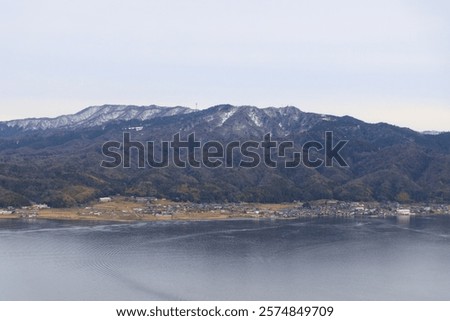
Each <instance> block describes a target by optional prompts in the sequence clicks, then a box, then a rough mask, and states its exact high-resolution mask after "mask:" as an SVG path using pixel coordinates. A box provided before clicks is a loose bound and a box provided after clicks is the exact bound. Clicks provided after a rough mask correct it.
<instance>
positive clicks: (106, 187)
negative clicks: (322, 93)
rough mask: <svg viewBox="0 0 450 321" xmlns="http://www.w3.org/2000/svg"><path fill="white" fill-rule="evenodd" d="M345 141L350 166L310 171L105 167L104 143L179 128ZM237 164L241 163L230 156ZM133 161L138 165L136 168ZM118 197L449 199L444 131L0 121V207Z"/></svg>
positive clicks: (283, 115) (306, 120) (271, 120)
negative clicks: (326, 136) (327, 136)
mask: <svg viewBox="0 0 450 321" xmlns="http://www.w3.org/2000/svg"><path fill="white" fill-rule="evenodd" d="M326 131H332V132H333V134H334V139H335V140H336V141H338V140H348V144H347V145H346V146H345V148H344V149H343V150H342V156H343V157H344V158H345V160H346V161H347V162H348V164H349V167H339V166H333V167H325V166H321V167H319V168H317V169H312V168H307V167H305V166H298V167H296V168H284V167H282V166H279V167H277V168H268V167H267V166H265V165H264V164H261V165H259V166H258V167H256V168H251V169H248V168H239V167H234V168H225V167H219V168H215V169H211V168H205V167H202V168H191V167H188V168H176V167H174V166H169V167H168V168H162V169H157V168H145V169H139V168H137V166H133V167H132V168H131V169H124V168H122V167H118V168H114V169H106V168H102V167H101V166H100V163H101V161H102V160H104V159H105V156H104V155H102V153H101V148H102V145H103V144H104V143H105V142H107V141H110V140H115V141H121V140H122V136H123V132H130V134H131V138H132V139H133V140H136V141H141V142H143V143H145V142H146V141H156V142H159V141H162V140H166V141H168V140H170V139H171V138H172V137H173V135H174V134H176V133H178V132H180V134H181V138H182V139H183V140H185V139H186V137H187V135H188V134H190V133H195V135H196V138H197V139H198V140H200V141H202V142H206V141H210V140H217V141H220V142H223V143H224V144H226V143H227V142H230V141H232V140H235V141H241V142H243V141H245V140H254V141H262V139H263V136H264V135H265V134H266V133H271V134H272V137H273V140H277V141H278V142H281V141H287V140H289V141H293V142H294V144H295V147H296V150H298V151H301V146H302V144H303V143H305V142H307V141H311V140H316V141H319V142H320V141H321V142H323V141H324V134H325V132H326ZM234 161H235V162H239V159H235V160H234ZM135 165H136V164H135ZM114 194H122V195H136V196H156V197H166V198H170V199H176V200H188V201H195V202H200V201H201V202H239V201H246V202H284V201H293V200H303V201H305V200H313V199H324V198H325V199H338V200H354V201H370V200H378V201H400V202H410V201H425V202H428V201H429V202H446V201H450V133H435V132H433V133H430V134H424V133H419V132H415V131H413V130H410V129H407V128H399V127H396V126H393V125H389V124H385V123H379V124H368V123H365V122H362V121H360V120H357V119H355V118H352V117H349V116H344V117H337V116H332V115H321V114H315V113H306V112H302V111H301V110H299V109H297V108H295V107H283V108H264V109H260V108H256V107H252V106H240V107H237V106H231V105H219V106H214V107H211V108H208V109H205V110H193V109H189V108H185V107H159V106H154V105H153V106H115V105H104V106H95V107H89V108H86V109H84V110H82V111H80V112H79V113H77V114H74V115H66V116H60V117H57V118H42V119H23V120H14V121H7V122H0V206H10V205H11V206H19V205H26V204H29V203H30V202H36V203H47V204H49V205H50V206H53V207H59V206H74V205H80V204H84V203H86V202H89V201H90V200H93V199H95V198H97V197H100V196H107V195H114Z"/></svg>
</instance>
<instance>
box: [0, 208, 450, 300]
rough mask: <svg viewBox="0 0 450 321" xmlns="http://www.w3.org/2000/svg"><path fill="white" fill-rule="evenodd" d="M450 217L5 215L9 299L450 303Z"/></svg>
mask: <svg viewBox="0 0 450 321" xmlns="http://www.w3.org/2000/svg"><path fill="white" fill-rule="evenodd" d="M448 266H450V219H449V218H448V217H424V218H421V217H409V216H401V217H400V216H399V217H398V218H389V219H373V218H372V219H340V218H326V219H323V218H320V219H319V218H315V219H299V220H287V221H282V220H277V221H271V220H261V221H257V220H255V221H249V220H236V221H217V222H148V223H132V224H117V223H112V224H106V223H86V222H57V221H43V220H36V221H13V220H0V299H2V300H449V299H450V291H448V289H449V288H450V273H448Z"/></svg>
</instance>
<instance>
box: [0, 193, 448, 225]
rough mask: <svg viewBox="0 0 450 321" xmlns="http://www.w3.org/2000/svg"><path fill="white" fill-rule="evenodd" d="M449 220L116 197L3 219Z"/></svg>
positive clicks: (386, 209) (397, 210) (410, 212)
mask: <svg viewBox="0 0 450 321" xmlns="http://www.w3.org/2000/svg"><path fill="white" fill-rule="evenodd" d="M441 215H448V216H450V205H446V204H433V205H429V204H408V205H406V204H403V205H400V204H398V203H393V204H392V203H377V202H370V203H369V202H367V203H363V202H339V201H329V200H322V201H313V202H310V203H309V202H308V203H300V202H294V203H282V204H261V203H225V204H201V203H200V204H198V203H189V202H186V203H180V202H173V201H169V200H165V199H161V200H152V201H148V200H147V199H145V198H129V197H115V198H108V201H107V202H102V201H99V202H93V203H91V204H89V206H86V207H84V208H82V207H73V208H48V207H47V206H46V205H45V204H44V205H34V206H31V207H22V208H20V209H10V210H9V211H3V213H1V214H0V220H1V219H48V220H71V221H97V222H106V221H109V222H158V221H213V220H214V221H219V220H231V219H245V220H258V219H283V220H285V219H296V218H308V217H311V218H312V217H355V218H371V217H373V218H386V217H399V219H401V218H403V219H404V220H408V219H410V218H411V217H416V216H417V217H424V216H441Z"/></svg>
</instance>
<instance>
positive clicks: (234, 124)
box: [0, 105, 336, 136]
mask: <svg viewBox="0 0 450 321" xmlns="http://www.w3.org/2000/svg"><path fill="white" fill-rule="evenodd" d="M168 116H190V117H182V118H183V119H180V121H179V124H180V125H181V126H180V127H181V128H180V130H191V129H194V128H198V127H199V126H200V127H207V128H208V131H209V130H217V129H220V130H225V131H227V132H234V133H241V134H251V133H256V132H259V131H266V130H269V131H271V132H273V133H277V134H278V135H281V136H286V135H289V134H291V133H292V132H293V131H295V132H296V133H299V132H304V131H306V130H308V129H309V128H311V127H312V126H314V125H315V124H317V123H318V122H321V121H333V120H335V119H336V117H334V116H330V115H321V114H314V113H305V112H302V111H301V110H300V109H298V108H296V107H292V106H287V107H280V108H276V107H268V108H257V107H254V106H232V105H217V106H213V107H210V108H208V109H204V110H194V109H190V108H186V107H160V106H155V105H151V106H132V105H103V106H93V107H88V108H86V109H83V110H82V111H80V112H78V113H76V114H73V115H63V116H59V117H56V118H29V119H19V120H11V121H6V122H0V129H1V130H3V131H4V130H5V129H10V130H20V131H31V130H47V129H82V128H91V127H96V126H103V125H106V124H108V123H111V122H116V123H117V122H123V121H131V120H137V121H142V122H144V121H148V120H151V119H156V118H163V117H168Z"/></svg>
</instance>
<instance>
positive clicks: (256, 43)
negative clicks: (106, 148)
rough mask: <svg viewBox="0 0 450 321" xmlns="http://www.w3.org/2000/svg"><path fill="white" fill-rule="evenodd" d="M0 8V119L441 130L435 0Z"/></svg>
mask: <svg viewBox="0 0 450 321" xmlns="http://www.w3.org/2000/svg"><path fill="white" fill-rule="evenodd" d="M0 4H1V11H0V26H1V28H0V40H1V44H0V46H1V50H0V66H1V69H0V70H1V72H0V106H1V108H0V120H7V119H14V118H24V117H41V116H57V115H61V114H69V113H74V112H77V111H79V110H81V109H82V108H84V107H87V106H91V105H100V104H106V103H113V104H138V105H150V104H158V105H165V106H173V105H181V106H187V107H195V106H196V104H198V108H206V107H209V106H212V105H216V104H221V103H231V104H235V105H255V106H258V107H267V106H286V105H294V106H297V107H299V108H300V109H302V110H304V111H310V112H319V113H328V114H334V115H345V114H348V115H351V116H354V117H357V118H360V119H362V120H365V121H369V122H378V121H385V122H389V123H393V124H396V125H400V126H407V127H411V128H413V129H416V130H427V129H436V130H447V131H450V1H448V0H442V1H440V0H374V1H372V0H369V1H361V0H341V1H336V0H292V1H291V0H276V1H275V0H274V1H265V0H240V1H233V0H226V1H222V0H219V1H218V0H215V1H211V0H204V1H200V0H190V1H187V0H179V1H174V0H161V1H159V0H157V1H152V0H127V1H125V0H121V1H115V0H107V1H106V0H88V1H86V0H77V1H68V0H40V1H34V0H30V1H23V0H0Z"/></svg>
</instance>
